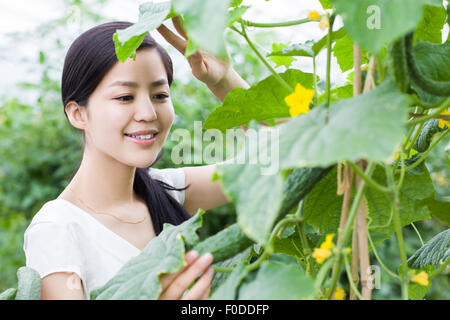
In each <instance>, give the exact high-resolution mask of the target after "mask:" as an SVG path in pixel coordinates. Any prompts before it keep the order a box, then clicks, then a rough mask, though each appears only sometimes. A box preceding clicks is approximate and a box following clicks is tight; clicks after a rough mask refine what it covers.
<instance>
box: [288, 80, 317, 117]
mask: <svg viewBox="0 0 450 320" xmlns="http://www.w3.org/2000/svg"><path fill="white" fill-rule="evenodd" d="M313 96H314V90H310V89H306V88H304V87H303V86H302V85H301V84H300V83H297V85H296V86H295V91H294V92H293V93H291V94H290V95H288V96H287V97H286V98H284V101H285V102H286V103H287V105H288V106H289V107H290V108H289V114H290V115H291V117H296V116H298V115H299V114H302V113H307V112H308V111H309V104H310V103H311V100H312V98H313Z"/></svg>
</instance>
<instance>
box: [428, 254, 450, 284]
mask: <svg viewBox="0 0 450 320" xmlns="http://www.w3.org/2000/svg"><path fill="white" fill-rule="evenodd" d="M449 263H450V258H448V259H447V260H445V262H444V263H443V264H441V265H440V266H439V268H437V269H436V270H434V271H432V272H431V273H430V274H429V275H428V279H431V278H434V277H436V276H437V275H439V274H440V273H441V272H442V271H444V270H445V269H446V268H447V266H448V264H449Z"/></svg>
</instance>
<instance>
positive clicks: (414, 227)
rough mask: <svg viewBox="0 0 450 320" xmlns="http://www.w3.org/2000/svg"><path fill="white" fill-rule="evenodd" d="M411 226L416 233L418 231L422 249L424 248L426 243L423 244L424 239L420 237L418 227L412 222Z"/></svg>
mask: <svg viewBox="0 0 450 320" xmlns="http://www.w3.org/2000/svg"><path fill="white" fill-rule="evenodd" d="M411 226H412V227H413V229H414V231H416V233H417V236H418V237H419V240H420V243H421V244H422V247H423V246H424V245H425V243H423V240H422V237H421V236H420V232H419V230H417V228H416V226H415V225H414V223H412V222H411Z"/></svg>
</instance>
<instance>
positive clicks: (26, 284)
mask: <svg viewBox="0 0 450 320" xmlns="http://www.w3.org/2000/svg"><path fill="white" fill-rule="evenodd" d="M17 278H18V279H19V284H18V286H17V294H16V300H40V299H41V276H40V275H39V273H38V272H37V271H36V270H34V269H32V268H29V267H21V268H19V270H17Z"/></svg>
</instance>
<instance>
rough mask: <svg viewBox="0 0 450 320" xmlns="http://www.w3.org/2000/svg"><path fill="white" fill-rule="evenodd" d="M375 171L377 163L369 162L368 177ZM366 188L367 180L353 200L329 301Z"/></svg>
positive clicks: (339, 250)
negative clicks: (344, 248) (343, 249)
mask: <svg viewBox="0 0 450 320" xmlns="http://www.w3.org/2000/svg"><path fill="white" fill-rule="evenodd" d="M374 169H375V163H374V162H369V165H368V166H367V169H366V172H367V176H369V177H370V176H371V175H372V172H373V170H374ZM365 186H366V181H365V180H363V181H361V184H360V186H359V189H358V191H357V193H356V196H355V198H354V199H353V203H352V207H351V209H350V212H349V214H348V218H347V223H346V225H345V229H344V232H343V236H342V242H341V245H340V246H339V247H338V249H337V252H338V254H337V262H336V269H335V271H336V272H334V273H333V276H332V278H331V285H330V291H328V293H327V299H330V297H331V296H332V295H333V294H334V290H335V288H336V284H337V280H338V278H339V274H340V272H341V268H342V262H343V261H342V260H343V259H342V250H341V248H342V247H345V245H346V243H347V241H348V239H349V237H350V235H351V234H352V231H351V230H352V225H353V223H354V220H355V217H356V213H357V212H358V208H359V204H360V202H361V199H362V196H363V194H364V189H365Z"/></svg>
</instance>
